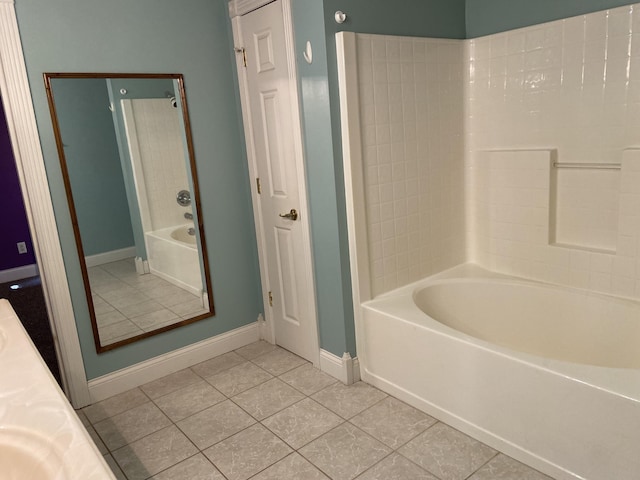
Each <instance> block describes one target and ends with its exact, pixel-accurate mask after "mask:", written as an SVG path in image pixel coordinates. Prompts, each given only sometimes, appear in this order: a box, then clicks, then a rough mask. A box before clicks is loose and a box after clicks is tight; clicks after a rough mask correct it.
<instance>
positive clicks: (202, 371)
mask: <svg viewBox="0 0 640 480" xmlns="http://www.w3.org/2000/svg"><path fill="white" fill-rule="evenodd" d="M245 361H246V360H245V359H244V358H242V357H241V356H240V355H238V354H237V353H235V352H229V353H225V354H224V355H220V356H218V357H215V358H212V359H211V360H207V361H206V362H202V363H199V364H197V365H194V366H193V367H191V370H193V371H194V372H196V373H197V374H198V375H200V376H201V377H203V378H204V377H212V376H214V375H216V374H218V373H220V372H223V371H224V370H228V369H229V368H231V367H234V366H236V365H238V364H240V363H244V362H245Z"/></svg>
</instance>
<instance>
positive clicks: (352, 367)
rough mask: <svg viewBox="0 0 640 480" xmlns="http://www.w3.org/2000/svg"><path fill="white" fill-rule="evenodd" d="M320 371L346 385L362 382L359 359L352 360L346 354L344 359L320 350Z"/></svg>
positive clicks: (346, 353)
mask: <svg viewBox="0 0 640 480" xmlns="http://www.w3.org/2000/svg"><path fill="white" fill-rule="evenodd" d="M320 370H322V371H323V372H324V373H326V374H328V375H331V376H332V377H334V378H337V379H338V380H340V381H341V382H342V383H344V384H345V385H351V384H353V383H355V382H357V381H359V380H360V362H358V358H357V357H356V358H351V355H350V354H349V353H348V352H345V353H344V355H343V356H342V358H340V357H339V356H337V355H334V354H333V353H331V352H327V351H326V350H322V349H321V350H320Z"/></svg>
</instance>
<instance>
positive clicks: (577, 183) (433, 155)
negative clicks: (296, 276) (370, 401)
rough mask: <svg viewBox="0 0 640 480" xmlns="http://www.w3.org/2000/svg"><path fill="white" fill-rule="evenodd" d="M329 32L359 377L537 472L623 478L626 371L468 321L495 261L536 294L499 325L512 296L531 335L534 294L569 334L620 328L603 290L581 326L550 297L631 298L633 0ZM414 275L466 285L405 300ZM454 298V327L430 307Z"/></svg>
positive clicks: (634, 412)
mask: <svg viewBox="0 0 640 480" xmlns="http://www.w3.org/2000/svg"><path fill="white" fill-rule="evenodd" d="M634 31H635V32H636V33H635V34H634ZM336 44H337V47H338V67H339V68H338V70H339V78H340V91H341V95H340V102H341V105H340V106H341V118H342V132H343V154H344V163H345V165H344V166H345V168H344V172H345V185H346V188H345V196H346V200H347V219H348V225H349V249H350V256H351V271H352V285H353V296H354V305H355V309H354V316H355V323H356V340H357V346H358V358H359V360H360V369H361V374H362V378H363V379H364V380H365V381H367V382H370V383H372V384H373V385H375V386H377V387H379V388H381V389H382V390H385V391H387V392H388V393H392V394H393V395H396V396H397V397H398V398H401V399H402V400H404V401H406V402H408V403H410V404H412V405H414V406H416V407H418V408H421V409H423V410H424V411H426V412H427V413H429V414H431V415H433V416H435V417H437V418H439V419H441V420H444V421H447V422H448V423H449V424H450V425H453V426H455V427H456V428H459V429H461V430H462V431H464V432H466V433H468V434H470V435H472V436H475V437H476V438H478V439H481V440H483V441H485V443H487V444H489V445H492V446H494V447H497V448H500V449H501V450H502V451H504V452H506V453H508V454H509V455H512V456H514V457H515V458H518V459H519V460H521V461H524V462H525V463H529V464H530V465H533V466H535V467H536V468H538V469H540V470H541V471H544V472H546V473H549V474H551V475H553V476H554V477H555V478H558V479H578V478H584V479H596V478H619V479H623V478H624V479H625V480H626V479H629V480H631V479H632V478H636V476H637V471H638V469H639V468H640V463H639V460H638V457H637V452H636V450H637V448H636V446H637V445H638V443H639V442H640V433H638V432H640V424H639V423H638V418H640V392H639V391H638V390H637V385H639V384H640V370H638V369H636V368H625V367H624V366H620V368H614V367H607V366H603V365H602V364H598V363H596V362H594V361H593V359H592V358H589V359H588V360H587V361H586V362H585V363H584V364H579V363H576V362H571V361H565V360H559V359H554V358H552V357H550V356H548V355H545V354H542V353H541V354H539V355H535V354H534V355H531V354H527V353H522V352H518V351H517V349H514V348H513V346H508V345H507V346H505V345H503V344H500V342H499V341H497V340H496V339H495V338H489V337H486V336H483V335H482V333H481V332H483V331H485V330H483V328H484V327H486V326H487V325H485V323H486V322H485V323H482V319H483V318H485V319H486V318H488V317H489V318H492V314H491V308H492V307H495V306H496V303H495V302H496V301H497V302H498V305H500V306H502V307H504V308H505V309H506V308H507V307H506V305H507V302H502V301H501V300H500V298H507V297H510V295H509V294H506V295H507V296H506V297H505V292H506V290H500V289H498V290H495V289H494V290H490V291H491V295H483V294H482V292H486V289H487V288H489V287H491V286H492V285H493V286H495V282H493V283H492V281H491V280H490V279H491V278H500V279H501V280H500V281H499V282H498V283H501V282H503V281H504V282H506V283H507V284H510V282H511V283H513V285H518V286H519V285H524V284H527V285H529V286H530V287H531V288H532V291H536V292H542V291H543V292H544V295H546V296H547V297H545V298H543V299H542V300H540V299H538V300H535V298H534V296H531V297H527V300H526V302H524V303H523V305H525V304H526V305H527V306H526V307H522V306H521V307H517V306H516V307H511V308H509V311H508V312H507V315H506V316H505V318H503V319H502V320H503V321H504V322H506V325H509V326H512V325H513V322H515V321H516V320H519V319H521V318H522V317H523V316H524V315H523V314H522V308H526V309H528V310H531V311H528V313H529V314H530V315H532V318H534V319H535V318H538V317H540V319H541V320H540V321H539V322H534V324H533V325H532V326H531V328H532V329H533V331H535V332H536V333H537V334H538V335H541V336H542V338H543V339H544V338H546V336H551V335H553V329H547V330H546V331H545V330H543V329H542V325H543V324H544V321H545V320H546V321H547V322H548V321H549V318H551V317H550V315H549V311H551V310H553V311H554V312H553V313H555V314H557V316H556V317H555V318H557V320H556V321H552V322H550V323H551V324H553V325H554V327H557V328H559V329H563V328H570V327H569V324H570V322H565V321H564V320H565V319H574V320H576V324H577V325H578V328H577V329H573V330H572V331H568V332H567V336H566V338H565V340H567V341H568V342H569V343H568V344H567V345H566V347H567V348H568V347H571V348H574V349H575V348H584V349H585V351H586V352H591V351H592V350H593V344H592V343H591V341H590V340H588V337H589V334H590V335H592V338H598V339H599V340H601V339H603V338H605V337H607V335H605V333H606V334H611V335H610V336H611V338H614V341H613V342H612V345H613V346H610V347H609V348H610V349H615V350H617V351H620V350H621V348H617V346H621V347H624V342H629V341H631V342H633V341H634V338H635V337H636V336H637V335H635V334H636V333H637V332H638V331H639V328H640V327H638V324H637V323H635V322H636V317H637V315H632V316H631V317H630V327H631V334H626V335H625V334H621V330H620V329H617V328H616V325H617V323H616V322H618V321H620V318H612V316H615V314H614V313H613V312H614V309H613V308H610V307H609V306H607V305H609V304H608V303H607V302H606V301H605V302H604V303H602V304H598V305H600V306H594V307H593V310H594V313H596V314H598V315H599V318H600V319H601V320H602V321H601V322H600V323H599V324H598V325H595V326H594V325H591V326H590V327H589V328H588V329H587V328H585V322H586V319H585V318H582V317H581V314H580V312H579V311H578V310H579V309H572V308H570V305H569V304H568V303H567V301H565V300H566V299H567V298H569V297H572V298H573V297H575V298H579V299H580V300H579V301H578V302H577V304H581V305H589V306H592V305H595V304H594V303H593V302H595V301H596V299H598V298H601V297H600V295H601V294H604V295H605V296H604V297H602V298H603V300H607V301H611V302H613V303H616V302H617V303H620V304H624V305H629V306H630V308H636V309H637V308H638V305H640V304H639V303H638V299H639V297H640V262H639V259H638V256H639V255H640V239H639V237H640V134H638V133H637V132H640V70H639V68H638V67H640V5H632V6H628V7H622V8H617V9H613V10H609V11H606V12H599V13H595V14H589V15H586V16H581V17H576V18H570V19H566V20H560V21H556V22H551V23H547V24H544V25H536V26H533V27H529V28H525V29H520V30H515V31H510V32H506V33H501V34H496V35H491V36H488V37H484V38H479V39H473V40H466V41H457V40H441V39H427V38H409V37H389V36H378V35H363V34H353V33H345V32H342V33H339V34H337V39H336ZM453 267H457V268H453ZM479 267H480V268H479ZM484 269H487V271H486V272H485V270H484ZM476 271H481V272H485V273H483V274H482V275H479V277H481V278H475V279H473V281H471V282H469V279H468V278H467V277H468V275H466V273H469V272H471V273H473V272H476ZM424 277H427V278H425V279H424V280H420V279H422V278H424ZM535 281H540V282H545V283H536V282H535ZM434 282H435V283H438V282H444V283H446V284H452V285H456V284H465V285H471V284H473V285H476V284H478V285H480V286H479V288H477V289H473V288H469V289H466V290H465V293H463V294H459V295H454V296H453V297H452V298H451V301H450V302H449V304H448V305H444V306H442V305H440V307H442V308H443V309H444V310H438V308H440V307H438V308H436V309H435V310H434V308H433V307H434V306H433V305H429V304H426V305H421V307H423V308H419V306H420V305H418V303H420V299H421V298H423V297H424V291H422V293H421V286H422V287H424V286H425V285H431V284H433V283H434ZM490 284H491V285H490ZM552 284H555V286H552ZM402 287H404V288H402ZM508 288H516V287H514V286H510V287H508ZM518 288H519V287H518ZM574 288H577V290H576V289H574ZM483 289H484V290H483ZM456 291H459V289H458V290H456ZM563 294H564V296H563ZM606 294H612V295H616V296H617V297H618V298H614V297H606ZM465 298H466V299H475V300H478V302H477V303H475V304H474V307H473V308H471V309H467V311H469V310H471V311H470V313H468V315H469V318H466V317H465V318H457V317H456V318H457V320H459V321H462V322H463V323H464V324H468V325H470V326H471V330H468V331H458V330H456V329H455V328H451V327H450V326H447V325H445V324H444V323H441V322H443V321H445V320H446V318H447V317H451V316H454V317H455V316H456V315H457V313H456V312H459V311H460V310H459V309H458V310H456V308H455V307H456V306H457V303H461V304H463V303H464V304H468V303H470V302H466V303H465ZM550 298H557V299H560V301H559V302H556V304H555V305H556V307H557V308H556V307H551V306H550V305H551V304H552V303H553V302H550V301H549V299H550ZM491 299H493V300H491ZM483 302H484V303H483ZM596 303H597V302H596ZM467 306H468V305H467ZM543 307H546V310H545V308H543ZM554 309H555V310H554ZM436 310H438V311H439V313H437V312H436ZM426 312H431V313H426ZM433 312H436V313H433ZM483 315H484V316H483ZM558 322H559V323H558ZM469 331H471V332H476V334H475V335H473V334H469ZM518 332H519V333H522V331H521V330H520V329H518ZM500 333H501V334H502V333H504V332H500ZM594 335H595V337H593V336H594ZM525 337H526V335H525ZM607 338H608V337H607ZM555 340H557V341H562V340H561V339H557V338H556V339H555ZM546 343H547V342H544V341H543V344H546ZM626 346H627V351H629V352H632V356H633V355H635V352H636V349H634V348H633V345H628V344H627V345H626ZM603 356H604V358H608V355H607V351H604V352H603ZM611 357H614V355H612V356H611ZM634 358H635V361H637V356H636V357H634ZM635 364H637V363H634V365H635ZM606 365H608V364H606ZM576 446H578V447H576Z"/></svg>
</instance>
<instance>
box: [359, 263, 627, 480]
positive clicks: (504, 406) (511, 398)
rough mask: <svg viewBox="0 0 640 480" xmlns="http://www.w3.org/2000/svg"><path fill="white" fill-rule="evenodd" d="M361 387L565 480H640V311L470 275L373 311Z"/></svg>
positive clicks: (471, 271)
mask: <svg viewBox="0 0 640 480" xmlns="http://www.w3.org/2000/svg"><path fill="white" fill-rule="evenodd" d="M357 339H358V357H359V359H360V368H361V375H362V378H363V379H364V380H365V381H367V382H369V383H371V384H373V385H375V386H377V387H379V388H381V389H383V390H386V391H387V392H389V393H392V394H394V395H396V396H398V397H399V398H402V399H404V400H405V401H407V402H408V403H410V404H412V405H414V406H416V407H418V408H421V409H422V410H424V411H426V412H427V413H430V414H431V415H433V416H435V417H436V418H439V419H441V420H443V421H445V422H447V423H449V424H450V425H453V426H454V427H456V428H459V429H460V430H462V431H464V432H466V433H468V434H469V435H471V436H473V437H475V438H477V439H479V440H481V441H484V442H486V443H487V444H489V445H491V446H493V447H495V448H498V449H500V450H501V451H503V452H505V453H506V454H508V455H511V456H513V457H515V458H517V459H519V460H521V461H523V462H525V463H528V464H529V465H531V466H533V467H535V468H538V469H539V470H541V471H543V472H545V473H547V474H549V475H551V476H553V477H555V478H558V479H577V478H584V479H589V480H600V479H603V480H614V479H615V480H627V479H628V480H631V479H638V478H640V455H639V452H640V305H639V304H638V303H636V302H632V301H626V300H623V299H616V298H613V297H606V296H599V295H594V294H588V293H586V292H581V291H577V290H572V289H568V288H563V287H555V286H554V287H551V286H548V285H544V284H540V283H536V282H530V281H527V280H523V279H517V278H513V277H506V276H502V275H498V274H494V273H491V272H488V271H485V270H482V269H480V268H478V267H475V266H473V265H463V266H460V267H456V268H454V269H452V270H449V271H447V272H444V273H443V274H439V275H437V276H434V277H431V278H429V279H425V280H423V281H420V282H417V283H415V284H412V285H410V286H407V287H403V288H401V289H398V290H396V291H394V292H391V293H388V294H385V295H383V296H380V297H377V298H375V299H374V300H371V301H368V302H365V303H364V304H363V305H362V309H361V315H360V317H359V318H357Z"/></svg>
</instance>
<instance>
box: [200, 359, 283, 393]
mask: <svg viewBox="0 0 640 480" xmlns="http://www.w3.org/2000/svg"><path fill="white" fill-rule="evenodd" d="M272 378H273V376H272V375H271V374H270V373H267V371H266V370H263V369H261V368H260V367H258V366H257V365H255V364H253V363H251V362H244V363H241V364H240V365H236V366H235V367H231V368H230V369H228V370H225V371H224V372H220V373H218V374H216V375H214V376H212V377H206V379H205V380H206V381H207V382H209V383H210V384H211V385H213V386H214V387H216V388H217V389H218V390H220V391H221V392H222V393H224V394H225V395H226V396H227V397H233V396H234V395H237V394H238V393H242V392H244V391H245V390H249V389H250V388H253V387H255V386H257V385H260V384H261V383H264V382H266V381H267V380H270V379H272Z"/></svg>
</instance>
